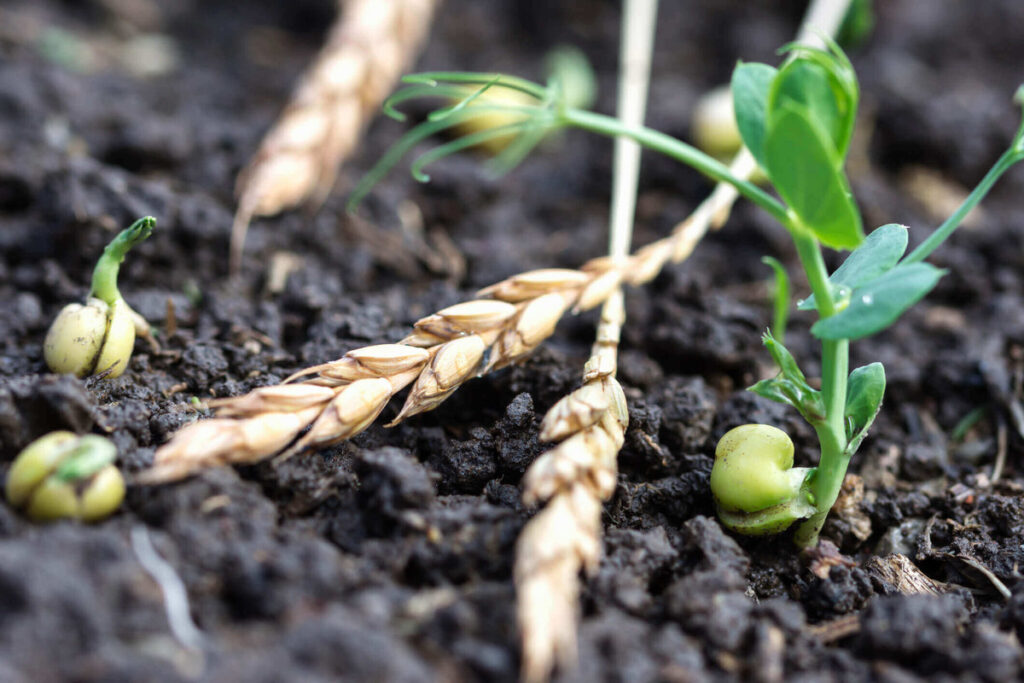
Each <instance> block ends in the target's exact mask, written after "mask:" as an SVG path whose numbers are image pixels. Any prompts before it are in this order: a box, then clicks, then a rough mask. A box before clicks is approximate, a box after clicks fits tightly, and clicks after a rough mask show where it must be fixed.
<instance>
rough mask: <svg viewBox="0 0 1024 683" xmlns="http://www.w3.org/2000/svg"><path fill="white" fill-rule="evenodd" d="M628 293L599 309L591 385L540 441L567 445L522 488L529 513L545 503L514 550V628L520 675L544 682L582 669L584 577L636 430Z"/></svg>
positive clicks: (544, 427)
mask: <svg viewBox="0 0 1024 683" xmlns="http://www.w3.org/2000/svg"><path fill="white" fill-rule="evenodd" d="M624 318H625V314H624V309H623V303H622V290H621V289H617V290H615V292H613V293H612V295H611V296H609V298H608V299H607V301H605V304H604V306H603V307H602V309H601V323H600V325H599V326H598V333H597V341H596V342H595V343H594V348H593V350H592V352H591V357H590V360H589V361H588V362H587V366H586V369H585V371H584V384H583V386H581V387H580V388H579V389H577V390H576V391H574V392H572V393H571V394H569V395H568V396H566V397H565V398H563V399H562V400H560V401H559V402H558V403H556V404H555V405H554V406H553V407H552V408H551V409H550V410H549V411H548V413H547V415H545V416H544V420H543V422H542V423H541V436H540V438H541V440H542V441H561V443H559V444H558V445H557V446H555V447H554V448H552V449H551V450H549V451H547V452H546V453H544V454H543V455H541V456H540V457H539V458H537V460H536V461H534V463H533V464H532V465H531V466H530V469H528V470H527V472H526V476H525V477H524V480H523V499H524V500H525V501H526V502H527V504H536V503H539V502H544V501H546V502H547V504H546V505H545V507H544V509H543V510H541V511H540V512H539V513H537V515H536V516H535V517H534V518H533V519H532V520H530V522H529V523H528V524H527V525H526V528H525V529H523V532H522V534H520V536H519V540H518V542H517V543H516V561H515V570H514V576H515V584H516V595H517V598H518V599H517V601H516V620H517V622H518V624H519V630H520V634H521V638H522V658H523V661H522V674H521V678H522V680H524V681H527V682H531V683H532V682H534V681H545V680H547V678H548V677H549V675H550V673H551V671H552V670H553V668H554V666H555V664H556V662H557V663H558V664H559V665H560V666H561V667H562V668H563V669H568V668H571V667H573V666H574V665H575V662H576V627H577V611H578V607H577V602H578V598H579V590H580V586H579V574H580V571H581V570H585V571H587V572H588V573H591V572H593V571H594V570H596V569H597V566H598V562H599V560H600V557H601V506H602V503H603V502H604V501H606V500H608V498H610V497H611V495H612V494H613V493H614V492H615V484H616V475H617V467H616V459H617V457H618V454H619V449H620V448H621V447H622V442H623V439H624V437H625V432H626V425H627V423H628V421H629V416H628V411H627V408H626V398H625V396H624V395H623V393H622V388H621V387H620V386H619V383H618V381H617V380H616V379H615V371H616V351H617V348H618V341H619V332H620V330H621V327H622V322H623V320H624Z"/></svg>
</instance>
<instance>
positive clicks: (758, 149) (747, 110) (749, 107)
mask: <svg viewBox="0 0 1024 683" xmlns="http://www.w3.org/2000/svg"><path fill="white" fill-rule="evenodd" d="M777 73H778V71H777V70H776V69H775V68H773V67H770V66H768V65H767V64H758V63H749V64H739V65H737V66H736V68H735V69H733V72H732V84H731V89H732V106H733V110H734V111H735V114H736V126H737V128H739V131H740V137H741V138H742V139H743V144H744V145H746V147H747V149H749V150H750V153H751V154H752V155H754V158H755V159H757V163H759V164H760V165H761V166H764V153H763V145H762V142H763V140H764V129H765V125H764V121H765V107H766V106H767V104H768V90H769V88H771V84H772V79H774V78H775V74H777Z"/></svg>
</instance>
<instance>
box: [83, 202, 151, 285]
mask: <svg viewBox="0 0 1024 683" xmlns="http://www.w3.org/2000/svg"><path fill="white" fill-rule="evenodd" d="M155 225H156V219H155V218H153V217H152V216H146V217H144V218H140V219H139V220H137V221H135V222H134V223H132V224H131V225H130V226H129V227H127V228H125V229H124V230H122V231H121V232H120V233H119V234H118V235H117V237H115V238H114V239H112V240H111V241H110V244H108V245H107V247H106V249H104V250H103V255H102V256H100V258H99V260H98V261H96V268H95V269H94V270H93V271H92V288H91V289H90V290H89V296H92V297H96V298H97V299H100V300H102V301H104V302H106V303H107V304H108V305H113V304H114V302H115V301H117V300H119V299H121V298H122V297H121V292H119V291H118V290H117V272H118V271H119V270H120V269H121V262H122V261H124V255H125V254H127V253H128V250H129V249H131V248H132V247H134V246H135V245H136V244H138V243H139V242H141V241H143V240H144V239H146V238H147V237H149V236H150V234H152V232H153V226H155Z"/></svg>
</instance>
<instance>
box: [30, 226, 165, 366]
mask: <svg viewBox="0 0 1024 683" xmlns="http://www.w3.org/2000/svg"><path fill="white" fill-rule="evenodd" d="M155 225H156V219H155V218H153V217H152V216H146V217H144V218H140V219H139V220H137V221H135V222H134V223H132V224H131V225H130V226H129V227H127V228H125V229H124V230H122V231H121V232H120V233H118V235H117V237H115V238H114V239H113V240H111V242H110V244H108V245H107V246H106V248H105V249H104V250H103V255H102V256H100V258H99V260H98V261H97V262H96V267H95V269H93V272H92V285H91V287H90V288H89V296H88V298H87V299H86V302H85V304H84V305H83V304H68V305H67V306H65V307H64V308H63V309H62V310H61V312H60V313H59V314H58V315H57V317H56V318H55V319H54V321H53V324H51V325H50V329H49V331H48V332H47V333H46V339H45V340H44V341H43V357H44V358H45V359H46V365H47V366H48V367H49V368H50V370H52V371H54V372H61V373H69V374H72V375H75V376H77V377H87V376H89V375H93V374H97V373H106V374H105V375H104V376H105V377H109V378H114V377H119V376H120V375H121V373H123V372H124V371H125V368H127V367H128V360H129V359H130V358H131V356H132V349H133V348H134V346H135V335H136V334H139V335H148V334H149V326H148V324H146V321H145V320H144V319H143V318H142V316H140V315H139V314H138V313H136V312H135V311H133V310H132V309H131V307H130V306H129V305H128V302H126V301H125V300H124V297H122V296H121V292H120V291H119V290H118V288H117V273H118V271H119V270H120V268H121V262H122V261H124V257H125V254H127V253H128V250H129V249H131V248H132V247H134V246H135V245H136V244H138V243H139V242H142V241H143V240H145V239H146V238H148V237H149V236H150V234H152V232H153V226H155Z"/></svg>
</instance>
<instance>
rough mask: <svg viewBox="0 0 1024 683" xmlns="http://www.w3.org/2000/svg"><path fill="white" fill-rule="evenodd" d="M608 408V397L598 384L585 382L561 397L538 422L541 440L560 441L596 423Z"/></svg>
mask: <svg viewBox="0 0 1024 683" xmlns="http://www.w3.org/2000/svg"><path fill="white" fill-rule="evenodd" d="M606 410H608V397H607V395H606V394H605V391H604V389H603V387H601V386H600V385H599V384H585V385H583V386H582V387H580V388H579V389H577V390H575V391H574V392H572V393H571V394H569V395H568V396H565V397H563V398H562V399H561V400H560V401H558V403H556V404H555V405H553V406H551V409H550V410H549V411H548V412H547V414H546V415H545V416H544V419H543V420H542V421H541V423H540V440H541V441H547V442H550V441H560V440H562V439H565V438H567V437H568V436H570V435H572V434H575V433H576V432H578V431H581V430H583V429H586V428H587V427H589V426H590V425H592V424H594V423H596V422H597V421H598V420H599V419H600V418H601V415H602V414H603V413H604V412H605V411H606Z"/></svg>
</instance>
